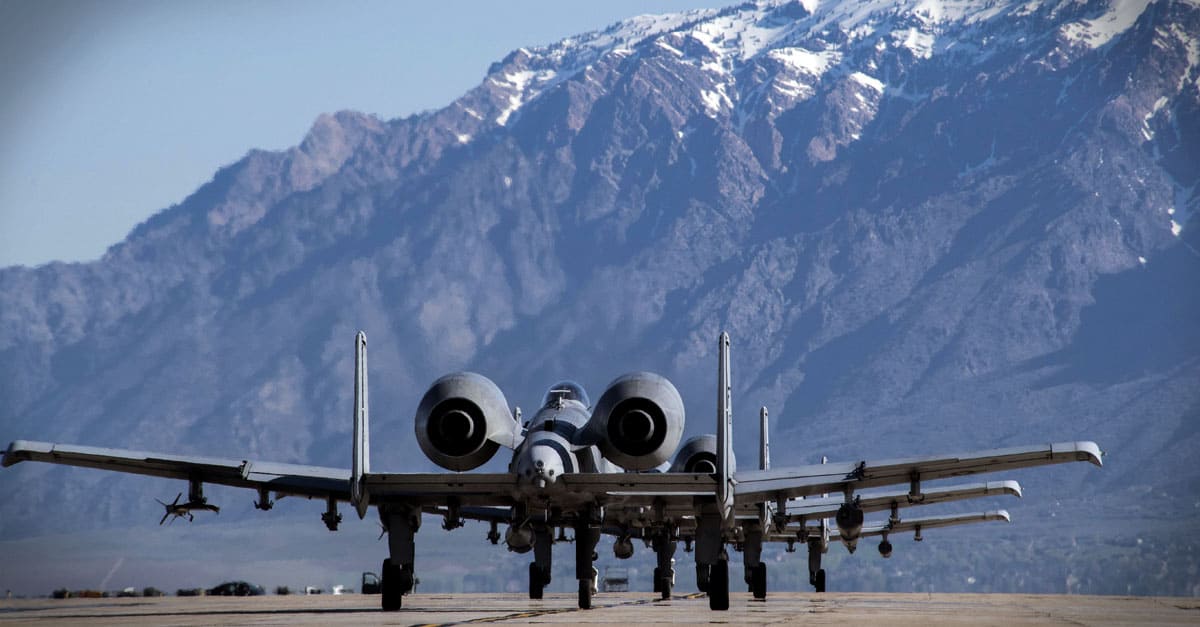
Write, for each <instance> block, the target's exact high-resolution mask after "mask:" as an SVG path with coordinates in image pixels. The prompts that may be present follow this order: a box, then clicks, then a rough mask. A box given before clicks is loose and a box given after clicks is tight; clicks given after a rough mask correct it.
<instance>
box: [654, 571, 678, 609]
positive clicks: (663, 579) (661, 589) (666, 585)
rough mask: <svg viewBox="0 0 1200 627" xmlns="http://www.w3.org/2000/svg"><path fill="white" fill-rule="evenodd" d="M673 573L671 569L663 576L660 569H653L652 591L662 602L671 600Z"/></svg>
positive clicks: (673, 584) (673, 581) (673, 585)
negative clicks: (657, 594)
mask: <svg viewBox="0 0 1200 627" xmlns="http://www.w3.org/2000/svg"><path fill="white" fill-rule="evenodd" d="M673 572H674V570H673V569H672V570H668V571H667V573H666V574H663V572H662V569H659V568H655V569H654V591H655V592H657V593H659V595H660V596H659V598H661V599H662V600H664V601H666V600H667V599H670V598H671V589H672V588H674V587H675V576H674V575H673V574H672V573H673Z"/></svg>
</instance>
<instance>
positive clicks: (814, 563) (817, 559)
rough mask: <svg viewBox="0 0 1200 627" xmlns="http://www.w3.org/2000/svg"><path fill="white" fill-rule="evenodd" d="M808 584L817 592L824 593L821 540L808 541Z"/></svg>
mask: <svg viewBox="0 0 1200 627" xmlns="http://www.w3.org/2000/svg"><path fill="white" fill-rule="evenodd" d="M808 583H810V584H812V587H813V589H814V590H816V591H817V592H825V569H824V568H821V540H820V539H819V538H817V539H812V540H809V541H808Z"/></svg>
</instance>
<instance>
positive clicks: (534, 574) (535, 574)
mask: <svg viewBox="0 0 1200 627" xmlns="http://www.w3.org/2000/svg"><path fill="white" fill-rule="evenodd" d="M544 585H545V578H544V577H543V576H542V569H541V568H538V565H537V564H533V563H531V564H530V565H529V598H531V599H540V598H542V588H543V586H544Z"/></svg>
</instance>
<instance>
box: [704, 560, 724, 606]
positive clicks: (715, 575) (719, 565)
mask: <svg viewBox="0 0 1200 627" xmlns="http://www.w3.org/2000/svg"><path fill="white" fill-rule="evenodd" d="M708 609H710V610H717V611H724V610H727V609H729V560H726V559H719V560H717V561H716V562H714V563H713V565H712V568H711V569H710V572H709V575H708Z"/></svg>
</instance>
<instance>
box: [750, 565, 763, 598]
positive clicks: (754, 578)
mask: <svg viewBox="0 0 1200 627" xmlns="http://www.w3.org/2000/svg"><path fill="white" fill-rule="evenodd" d="M750 592H752V593H754V598H756V599H765V598H767V565H766V564H765V563H763V562H759V563H758V565H757V566H755V567H754V571H753V572H751V574H750Z"/></svg>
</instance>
